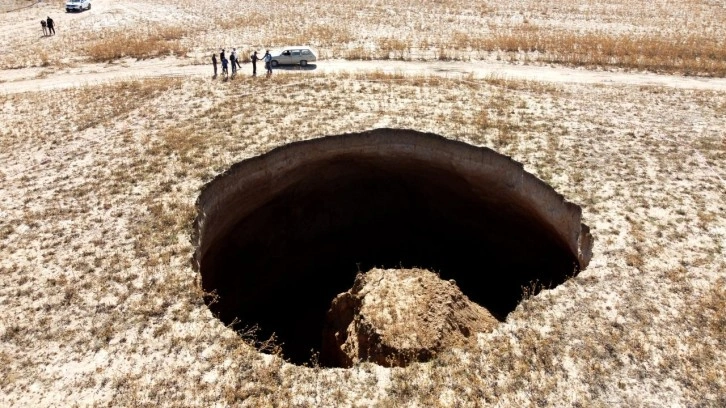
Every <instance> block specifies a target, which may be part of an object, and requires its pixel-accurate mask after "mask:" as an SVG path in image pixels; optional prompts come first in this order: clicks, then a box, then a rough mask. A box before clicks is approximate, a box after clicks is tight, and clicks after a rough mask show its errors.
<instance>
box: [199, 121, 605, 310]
mask: <svg viewBox="0 0 726 408" xmlns="http://www.w3.org/2000/svg"><path fill="white" fill-rule="evenodd" d="M381 157H385V158H387V159H390V160H413V161H415V162H416V163H419V164H427V165H432V166H435V167H436V168H437V169H439V170H440V171H443V172H450V173H451V174H456V175H457V176H461V177H463V179H465V180H467V181H468V182H470V183H471V184H472V185H473V186H482V185H484V184H486V185H487V187H486V188H484V187H479V188H481V189H483V191H487V192H490V191H495V192H498V193H502V194H504V195H505V196H506V200H510V203H515V204H516V205H517V206H518V207H519V206H521V208H522V209H523V210H522V211H527V212H531V213H532V214H533V215H532V216H533V217H534V218H536V219H537V220H539V221H542V222H543V225H545V226H546V227H547V228H549V229H550V231H551V232H552V233H553V234H554V236H555V237H556V238H557V239H559V240H560V241H561V243H562V244H563V245H564V247H566V249H567V250H568V251H569V253H570V254H571V255H572V259H573V260H575V263H576V267H577V270H578V272H579V271H581V270H583V269H585V268H586V267H587V265H588V263H589V261H590V258H591V257H592V244H593V240H592V236H591V235H590V232H589V228H588V227H587V226H586V225H584V224H582V222H581V219H582V211H581V208H580V207H579V206H577V205H575V204H573V203H571V202H569V201H567V200H566V199H565V198H564V197H563V196H562V195H561V194H559V193H557V192H556V191H555V190H554V189H553V188H552V187H551V186H549V185H548V184H546V183H545V182H544V181H542V180H540V179H538V178H537V177H535V176H534V175H532V174H531V173H528V172H526V171H525V170H524V167H523V165H522V164H521V163H518V162H516V161H514V160H512V159H511V158H510V157H508V156H505V155H502V154H500V153H497V152H496V151H494V150H492V149H489V148H486V147H476V146H472V145H469V144H467V143H464V142H461V141H456V140H451V139H447V138H444V137H442V136H439V135H435V134H431V133H422V132H418V131H415V130H408V129H376V130H371V131H367V132H361V133H347V134H342V135H337V136H326V137H322V138H317V139H311V140H305V141H299V142H293V143H290V144H287V145H284V146H281V147H277V148H275V149H273V150H271V151H269V152H268V153H265V154H262V155H260V156H256V157H253V158H250V159H246V160H243V161H240V162H238V163H236V164H234V165H232V166H231V167H230V169H229V170H227V171H226V172H224V173H222V174H220V175H218V176H217V177H215V178H214V179H213V180H211V181H210V182H209V183H207V184H206V185H205V186H204V187H203V188H202V191H201V193H200V195H199V197H198V199H197V203H196V207H197V211H198V212H197V217H196V219H195V221H194V226H193V235H192V243H193V245H194V248H195V252H194V256H193V258H192V265H193V268H194V270H195V271H196V272H199V273H200V275H201V276H200V278H201V280H202V284H203V287H204V280H205V271H204V270H203V268H202V265H203V263H204V262H203V261H204V257H205V256H206V255H207V254H208V253H209V252H210V249H211V248H212V247H213V246H214V245H215V244H216V243H217V242H218V241H219V240H220V239H222V238H224V237H225V236H226V234H229V233H230V232H231V231H232V230H233V229H234V228H235V226H236V225H238V224H239V223H241V222H242V221H243V220H245V219H246V217H249V216H250V214H252V213H253V212H254V211H256V210H257V209H260V208H263V207H264V206H265V205H266V204H267V203H269V202H270V201H271V200H273V198H274V197H276V196H278V195H280V194H283V192H284V191H286V189H287V188H290V186H294V185H295V183H300V182H301V180H302V179H301V177H305V174H303V173H305V172H304V171H299V170H300V169H303V168H305V166H309V165H314V164H316V163H318V164H319V163H321V162H325V161H326V160H333V159H336V160H346V159H351V158H355V159H357V160H375V159H376V158H379V159H380V158H381ZM483 181H484V182H485V183H482V182H483ZM250 192H252V193H250ZM506 200H505V201H506ZM229 208H234V209H235V211H228V209H229ZM417 266H419V265H417ZM423 267H424V268H425V267H426V266H425V265H424V266H423ZM207 273H209V272H207ZM215 273H216V272H215ZM573 276H574V275H573ZM570 277H572V276H570ZM214 279H216V278H214ZM214 279H213V280H214ZM567 279H569V278H566V279H564V281H566V280H567ZM564 281H563V282H564ZM561 283H562V282H560V283H558V284H561ZM205 290H206V289H205ZM462 290H463V288H462ZM330 300H332V299H330ZM205 303H206V304H207V305H208V307H210V310H212V305H211V304H210V302H208V301H206V300H205ZM212 312H213V314H214V310H212ZM215 317H217V318H220V320H221V319H222V318H221V317H220V316H219V315H215ZM223 322H224V321H223Z"/></svg>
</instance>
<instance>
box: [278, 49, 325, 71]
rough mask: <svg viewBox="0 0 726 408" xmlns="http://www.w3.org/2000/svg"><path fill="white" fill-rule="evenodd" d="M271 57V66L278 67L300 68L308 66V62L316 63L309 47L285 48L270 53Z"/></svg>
mask: <svg viewBox="0 0 726 408" xmlns="http://www.w3.org/2000/svg"><path fill="white" fill-rule="evenodd" d="M270 54H271V55H272V62H271V64H272V66H273V67H276V66H278V65H297V64H300V66H301V67H304V66H306V65H308V63H309V62H315V61H317V57H316V56H315V52H314V51H313V50H312V49H311V48H310V47H303V46H294V47H285V48H281V49H279V50H276V51H273V52H271V53H270Z"/></svg>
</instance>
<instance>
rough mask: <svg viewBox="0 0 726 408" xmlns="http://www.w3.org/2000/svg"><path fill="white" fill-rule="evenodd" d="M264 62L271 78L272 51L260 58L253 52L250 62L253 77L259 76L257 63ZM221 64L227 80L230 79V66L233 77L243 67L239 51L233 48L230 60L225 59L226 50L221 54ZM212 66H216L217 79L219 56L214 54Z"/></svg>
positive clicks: (266, 52) (267, 51) (215, 75)
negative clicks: (238, 54)
mask: <svg viewBox="0 0 726 408" xmlns="http://www.w3.org/2000/svg"><path fill="white" fill-rule="evenodd" d="M260 60H264V61H265V70H266V71H267V77H270V75H272V55H270V50H266V51H265V55H264V56H263V57H262V58H260V57H258V56H257V51H255V52H253V53H252V55H251V56H250V61H252V76H257V61H260ZM219 62H220V63H221V64H222V75H223V76H224V77H225V78H227V77H229V70H228V66H229V65H231V66H232V77H234V76H235V75H237V68H242V65H240V63H239V57H238V56H237V49H236V48H232V52H231V53H229V59H227V58H226V57H225V54H224V48H222V50H221V51H220V52H219ZM212 65H213V66H214V77H215V78H216V77H217V54H212Z"/></svg>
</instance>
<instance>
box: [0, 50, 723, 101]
mask: <svg viewBox="0 0 726 408" xmlns="http://www.w3.org/2000/svg"><path fill="white" fill-rule="evenodd" d="M258 69H260V71H264V70H263V69H261V67H258ZM251 71H252V67H251V66H250V65H249V64H245V65H243V67H242V69H241V70H240V73H241V75H250V73H251ZM376 71H381V72H386V73H399V74H403V75H439V76H443V77H449V78H474V79H482V78H492V77H494V78H503V79H518V80H533V81H542V82H550V83H580V84H593V85H617V86H628V85H629V86H651V85H654V86H665V87H673V88H682V89H701V90H714V91H726V79H724V78H702V77H684V76H677V75H659V74H653V73H633V72H613V71H595V70H587V69H582V68H567V67H558V66H534V65H513V64H508V63H497V62H484V61H478V62H442V61H346V60H327V61H318V63H317V64H316V65H310V66H309V67H307V68H306V69H301V68H299V67H284V68H283V67H281V68H278V69H276V70H275V75H308V74H311V73H316V74H328V73H342V72H349V73H356V72H361V73H363V72H376ZM165 76H176V77H207V78H209V79H210V80H211V77H212V66H211V64H207V65H199V64H193V62H192V60H190V59H176V58H161V59H149V60H142V61H136V60H132V59H128V60H123V61H119V62H115V63H110V64H81V65H78V66H76V67H73V68H62V69H55V68H52V67H51V68H26V69H14V70H4V71H0V93H6V94H12V93H20V92H33V91H48V90H53V89H63V88H70V87H79V86H84V85H95V84H103V83H111V82H117V81H124V80H131V79H141V78H150V77H165ZM262 78H264V77H260V79H261V80H262ZM220 85H221V82H220Z"/></svg>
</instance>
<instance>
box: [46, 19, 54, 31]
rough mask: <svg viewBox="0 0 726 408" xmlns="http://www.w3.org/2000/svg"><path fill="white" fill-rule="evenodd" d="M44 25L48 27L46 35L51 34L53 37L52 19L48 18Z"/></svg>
mask: <svg viewBox="0 0 726 408" xmlns="http://www.w3.org/2000/svg"><path fill="white" fill-rule="evenodd" d="M45 25H47V26H48V35H50V33H51V32H52V33H53V35H55V25H54V24H53V19H52V18H50V16H48V19H47V20H45Z"/></svg>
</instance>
